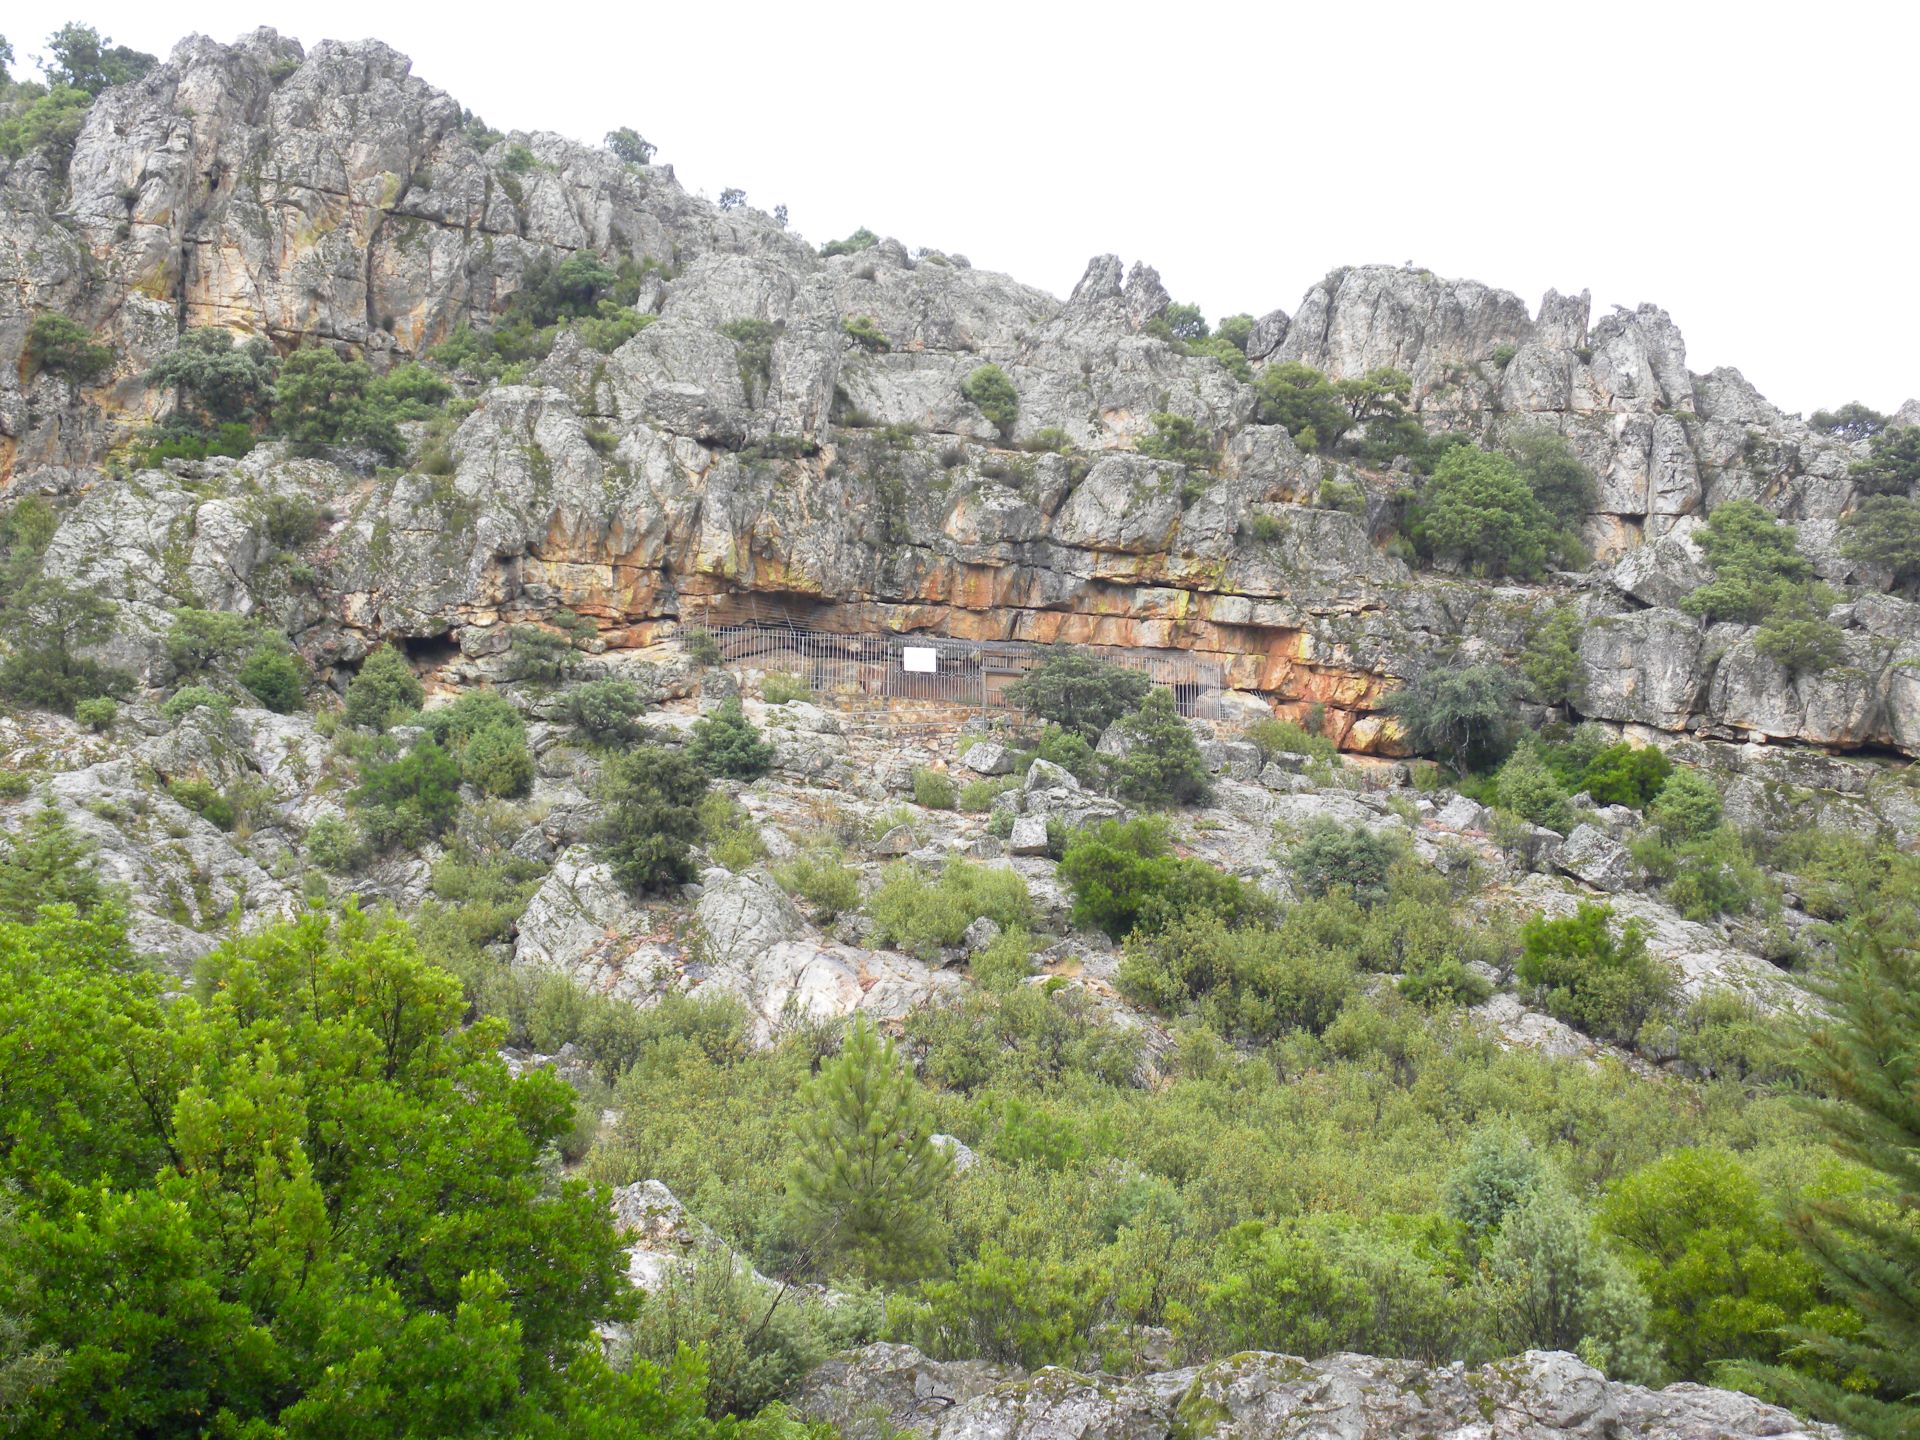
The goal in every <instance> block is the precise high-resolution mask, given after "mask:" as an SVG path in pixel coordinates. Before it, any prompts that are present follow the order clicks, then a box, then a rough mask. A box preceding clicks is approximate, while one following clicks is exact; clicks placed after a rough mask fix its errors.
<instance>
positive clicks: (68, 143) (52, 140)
mask: <svg viewBox="0 0 1920 1440" xmlns="http://www.w3.org/2000/svg"><path fill="white" fill-rule="evenodd" d="M25 88H26V87H24V86H23V87H21V91H24V90H25ZM36 88H37V87H36ZM92 104H93V97H92V96H91V95H89V94H88V93H87V92H86V91H84V90H77V89H75V88H74V87H73V86H71V85H55V86H53V87H51V88H50V89H48V90H47V91H46V93H45V94H38V95H35V94H24V93H19V92H16V95H15V97H14V103H12V104H11V105H8V106H6V107H5V109H4V110H3V111H0V155H4V156H6V157H7V158H8V159H9V160H18V159H20V158H22V157H23V156H27V155H32V154H36V153H38V154H41V155H44V156H45V157H46V159H47V162H48V164H49V165H50V166H51V167H52V169H53V173H54V174H55V175H57V176H59V177H60V178H62V179H65V178H66V174H67V168H68V166H69V165H70V164H71V163H72V161H73V147H74V145H75V143H76V142H78V140H79V139H80V127H81V126H82V125H83V124H85V123H86V118H87V110H88V108H89V107H90V106H92Z"/></svg>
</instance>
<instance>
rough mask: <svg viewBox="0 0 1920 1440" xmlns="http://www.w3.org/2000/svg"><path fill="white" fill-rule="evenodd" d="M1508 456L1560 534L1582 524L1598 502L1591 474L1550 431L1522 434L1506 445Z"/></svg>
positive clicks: (1596, 490) (1531, 430)
mask: <svg viewBox="0 0 1920 1440" xmlns="http://www.w3.org/2000/svg"><path fill="white" fill-rule="evenodd" d="M1506 449H1507V454H1508V456H1509V457H1511V459H1512V460H1513V463H1514V465H1515V467H1516V468H1518V470H1519V472H1520V478H1521V479H1522V480H1524V481H1526V484H1527V489H1529V490H1530V491H1532V492H1533V498H1534V499H1536V500H1538V501H1539V502H1540V505H1541V508H1542V509H1544V510H1545V511H1546V512H1547V514H1549V515H1551V516H1552V517H1553V520H1554V523H1555V524H1556V525H1559V526H1560V527H1561V528H1562V530H1568V531H1570V530H1572V529H1573V528H1574V527H1575V526H1577V525H1579V524H1580V522H1581V521H1583V520H1585V519H1586V518H1587V516H1588V514H1590V513H1591V512H1592V510H1593V507H1594V505H1595V503H1596V500H1597V495H1598V486H1597V485H1596V483H1595V481H1594V478H1593V472H1592V471H1591V470H1589V469H1588V468H1587V467H1586V466H1585V465H1583V464H1582V463H1581V461H1580V457H1579V456H1577V455H1575V454H1574V453H1573V448H1572V447H1571V446H1570V445H1568V444H1567V442H1566V440H1565V439H1564V438H1562V437H1561V436H1560V435H1558V434H1556V433H1555V432H1553V431H1552V430H1541V429H1529V430H1522V431H1521V432H1520V433H1518V434H1517V435H1514V436H1512V437H1511V438H1510V439H1509V440H1508V441H1507V446H1506Z"/></svg>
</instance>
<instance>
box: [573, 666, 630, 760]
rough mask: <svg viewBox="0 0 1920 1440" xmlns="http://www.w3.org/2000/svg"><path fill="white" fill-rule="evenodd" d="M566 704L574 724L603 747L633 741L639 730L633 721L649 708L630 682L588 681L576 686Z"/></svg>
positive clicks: (612, 680)
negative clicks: (628, 740)
mask: <svg viewBox="0 0 1920 1440" xmlns="http://www.w3.org/2000/svg"><path fill="white" fill-rule="evenodd" d="M567 701H568V705H567V708H568V712H569V713H570V714H571V715H572V716H573V723H574V724H575V725H577V726H579V727H580V728H581V729H582V730H584V731H585V732H586V733H587V735H588V736H589V737H590V738H592V739H594V740H597V741H599V742H600V743H602V744H616V743H618V742H620V741H622V740H627V739H631V738H632V737H633V735H634V734H635V733H636V732H637V730H638V729H639V727H638V726H637V725H636V724H635V723H634V722H635V721H636V720H637V719H638V718H639V717H640V715H641V713H642V712H643V711H644V710H645V709H646V708H647V702H646V699H645V698H644V697H643V696H642V695H641V694H640V687H639V686H638V685H636V684H634V683H633V681H631V680H618V679H606V680H589V681H587V682H586V683H585V684H582V685H576V686H574V687H573V689H572V690H571V691H569V692H568V695H567Z"/></svg>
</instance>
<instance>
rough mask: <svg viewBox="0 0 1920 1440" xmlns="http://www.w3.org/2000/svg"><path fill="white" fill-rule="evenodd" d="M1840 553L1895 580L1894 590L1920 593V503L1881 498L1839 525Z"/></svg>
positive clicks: (1897, 498) (1890, 497) (1894, 497)
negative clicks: (1881, 571)
mask: <svg viewBox="0 0 1920 1440" xmlns="http://www.w3.org/2000/svg"><path fill="white" fill-rule="evenodd" d="M1840 551H1841V553H1842V554H1843V555H1845V556H1846V557H1847V558H1848V559H1849V560H1854V561H1857V562H1859V563H1860V564H1862V565H1871V566H1873V567H1874V568H1875V569H1880V570H1886V571H1887V572H1889V574H1890V575H1891V576H1892V582H1893V588H1894V589H1895V590H1906V591H1920V500H1915V499H1911V498H1903V497H1897V496H1892V495H1880V496H1876V497H1874V498H1873V499H1871V500H1867V501H1865V502H1863V503H1862V504H1861V506H1860V508H1859V509H1857V510H1855V511H1854V512H1853V513H1852V514H1851V515H1849V516H1847V517H1846V518H1845V519H1844V520H1842V521H1841V522H1840Z"/></svg>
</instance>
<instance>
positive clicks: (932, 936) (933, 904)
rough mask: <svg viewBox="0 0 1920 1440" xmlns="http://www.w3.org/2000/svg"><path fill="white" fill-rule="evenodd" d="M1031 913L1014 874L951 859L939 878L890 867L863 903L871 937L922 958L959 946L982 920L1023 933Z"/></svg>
mask: <svg viewBox="0 0 1920 1440" xmlns="http://www.w3.org/2000/svg"><path fill="white" fill-rule="evenodd" d="M1032 912H1033V903H1032V901H1031V900H1030V899H1029V897H1028V895H1027V882H1026V881H1025V880H1023V879H1022V878H1021V877H1020V876H1019V874H1018V873H1016V872H1015V871H1012V870H1004V869H998V868H994V867H989V866H985V865H975V864H971V863H969V862H967V861H965V860H958V859H955V860H949V861H948V862H947V863H946V864H945V865H944V866H943V867H942V868H941V870H940V873H939V875H938V876H937V877H935V876H930V875H928V874H927V873H926V872H925V871H924V870H922V869H921V868H920V867H919V866H917V865H914V864H911V863H905V862H902V863H897V864H894V865H890V866H888V867H887V871H886V875H885V877H884V878H883V879H882V880H881V882H880V886H879V888H878V889H877V890H875V891H874V892H873V894H872V895H871V896H869V897H868V899H867V914H868V915H870V916H872V917H873V921H874V938H875V939H876V940H877V941H878V942H879V943H881V944H884V945H893V946H895V947H897V948H899V949H901V950H905V951H906V952H907V953H908V954H910V955H915V956H918V957H919V958H921V959H923V960H930V959H934V958H936V957H937V956H938V955H939V953H940V951H942V950H944V949H948V948H951V947H952V946H955V945H958V944H959V943H960V937H961V936H962V935H963V934H965V933H966V929H967V926H969V925H971V924H972V923H973V922H974V920H975V919H977V918H979V917H980V916H983V915H984V916H986V917H987V918H988V919H990V920H992V921H993V922H994V923H995V924H996V925H998V926H999V927H1000V928H1001V929H1002V930H1008V929H1012V928H1014V927H1016V926H1017V927H1020V928H1022V929H1024V928H1026V927H1027V926H1028V925H1029V924H1031V922H1032Z"/></svg>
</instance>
